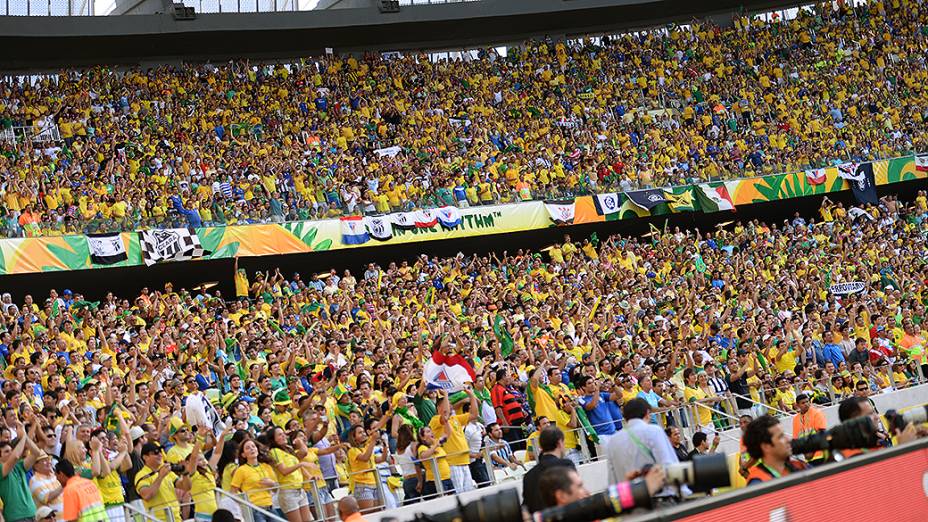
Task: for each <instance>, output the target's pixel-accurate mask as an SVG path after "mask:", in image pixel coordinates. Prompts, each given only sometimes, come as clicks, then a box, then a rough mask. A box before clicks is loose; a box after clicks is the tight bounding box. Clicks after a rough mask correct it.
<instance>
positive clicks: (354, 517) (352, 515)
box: [338, 495, 367, 522]
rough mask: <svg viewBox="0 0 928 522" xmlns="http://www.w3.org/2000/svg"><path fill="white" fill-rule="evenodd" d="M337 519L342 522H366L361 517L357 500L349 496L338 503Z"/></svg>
mask: <svg viewBox="0 0 928 522" xmlns="http://www.w3.org/2000/svg"><path fill="white" fill-rule="evenodd" d="M338 518H340V519H342V520H343V521H344V522H367V519H366V518H364V517H362V516H361V512H360V509H359V508H358V500H357V499H356V498H354V497H353V496H351V495H348V496H346V497H343V498H342V499H341V500H339V501H338Z"/></svg>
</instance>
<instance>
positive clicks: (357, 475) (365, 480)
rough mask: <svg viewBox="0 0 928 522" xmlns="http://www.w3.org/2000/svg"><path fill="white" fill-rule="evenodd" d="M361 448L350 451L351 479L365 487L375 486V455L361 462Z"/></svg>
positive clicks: (349, 466)
mask: <svg viewBox="0 0 928 522" xmlns="http://www.w3.org/2000/svg"><path fill="white" fill-rule="evenodd" d="M361 453H362V451H361V448H350V449H349V450H348V469H349V470H350V471H351V473H352V475H351V479H352V480H353V481H354V482H355V483H357V484H364V485H365V486H374V485H375V484H377V482H376V479H375V478H374V472H373V469H374V466H375V463H374V453H373V452H371V457H370V458H369V459H367V460H360V459H359V458H358V457H360V456H361Z"/></svg>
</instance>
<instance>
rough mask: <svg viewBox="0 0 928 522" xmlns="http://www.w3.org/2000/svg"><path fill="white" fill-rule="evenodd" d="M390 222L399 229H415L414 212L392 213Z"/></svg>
mask: <svg viewBox="0 0 928 522" xmlns="http://www.w3.org/2000/svg"><path fill="white" fill-rule="evenodd" d="M390 220H391V221H392V222H393V224H394V225H396V226H398V227H400V228H416V213H415V212H394V213H393V214H390Z"/></svg>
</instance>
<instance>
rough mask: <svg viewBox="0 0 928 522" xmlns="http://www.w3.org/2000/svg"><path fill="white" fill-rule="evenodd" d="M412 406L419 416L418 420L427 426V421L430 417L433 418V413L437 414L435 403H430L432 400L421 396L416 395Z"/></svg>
mask: <svg viewBox="0 0 928 522" xmlns="http://www.w3.org/2000/svg"><path fill="white" fill-rule="evenodd" d="M412 403H413V405H414V406H415V407H416V413H417V414H418V415H419V420H421V421H422V422H423V423H424V424H426V425H428V423H429V421H431V420H432V417H434V416H435V413H436V412H438V408H436V407H435V403H434V402H432V399H429V398H427V397H423V396H422V395H416V396H415V398H413V400H412Z"/></svg>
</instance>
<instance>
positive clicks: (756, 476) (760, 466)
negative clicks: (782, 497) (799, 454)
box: [745, 460, 806, 486]
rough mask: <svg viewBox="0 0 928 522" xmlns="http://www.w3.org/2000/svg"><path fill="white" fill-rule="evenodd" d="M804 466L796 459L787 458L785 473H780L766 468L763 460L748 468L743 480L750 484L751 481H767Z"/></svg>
mask: <svg viewBox="0 0 928 522" xmlns="http://www.w3.org/2000/svg"><path fill="white" fill-rule="evenodd" d="M805 468H806V465H805V464H804V463H802V462H800V461H798V460H788V461H786V473H784V474H782V475H781V474H779V473H777V472H776V471H774V470H772V469H770V468H768V467H767V466H766V465H765V464H764V463H763V462H759V463H757V465H756V466H752V467H751V469H749V470H748V476H747V477H745V480H746V481H747V483H748V485H749V486H750V485H751V483H752V481H758V482H767V481H768V480H773V479H775V478H780V477H785V476H787V475H789V474H790V473H795V472H797V471H802V470H804V469H805Z"/></svg>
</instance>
